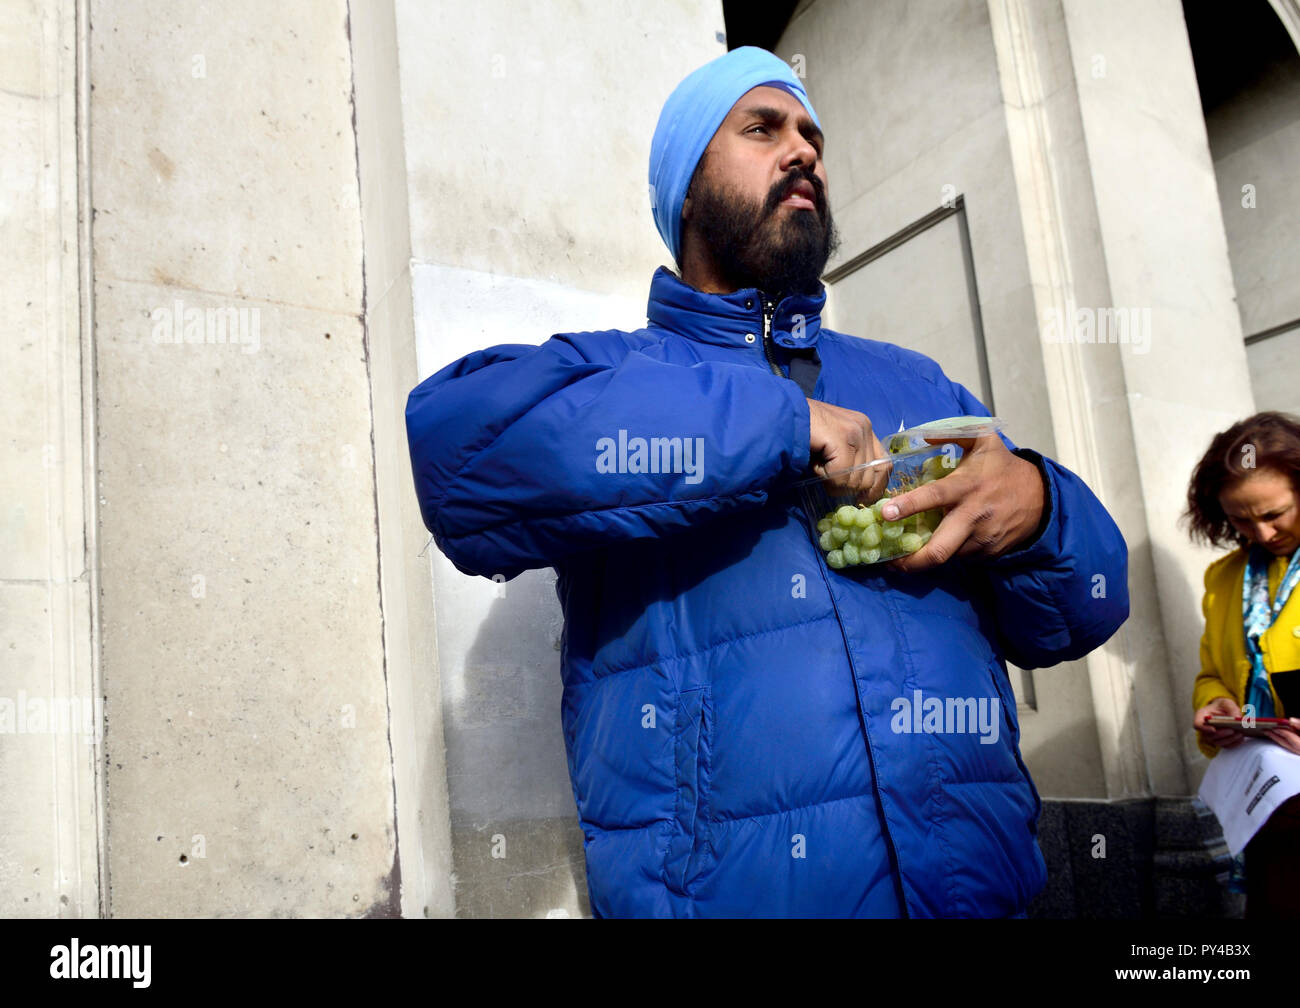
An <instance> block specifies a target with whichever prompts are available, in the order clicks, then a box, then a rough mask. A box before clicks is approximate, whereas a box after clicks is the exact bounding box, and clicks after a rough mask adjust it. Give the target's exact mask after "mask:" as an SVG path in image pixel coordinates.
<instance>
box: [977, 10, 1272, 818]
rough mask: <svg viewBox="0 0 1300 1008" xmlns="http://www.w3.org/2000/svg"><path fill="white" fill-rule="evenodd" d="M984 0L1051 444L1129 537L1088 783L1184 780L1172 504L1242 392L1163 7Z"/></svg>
mask: <svg viewBox="0 0 1300 1008" xmlns="http://www.w3.org/2000/svg"><path fill="white" fill-rule="evenodd" d="M989 9H990V17H991V21H992V24H993V27H994V39H995V43H996V47H997V54H998V63H999V69H1000V72H1001V74H1002V79H1003V92H1004V96H1005V102H1006V116H1007V122H1008V132H1009V135H1010V137H1011V150H1012V157H1013V163H1014V165H1015V170H1016V176H1017V189H1018V197H1019V203H1020V209H1021V215H1022V218H1023V220H1024V228H1025V238H1026V246H1027V249H1028V257H1029V268H1030V272H1031V275H1032V276H1033V278H1034V280H1033V287H1034V297H1035V302H1036V305H1037V309H1038V318H1039V324H1040V328H1041V332H1042V336H1043V357H1044V361H1045V363H1046V364H1047V375H1048V389H1049V395H1050V397H1051V400H1052V419H1053V424H1054V426H1055V428H1056V437H1057V443H1058V446H1059V451H1060V455H1061V458H1062V460H1063V461H1064V462H1065V463H1066V464H1067V465H1069V466H1071V468H1074V469H1075V470H1076V471H1078V472H1079V473H1080V475H1082V476H1083V477H1084V478H1085V479H1087V480H1088V482H1089V483H1090V485H1092V486H1093V487H1095V488H1098V489H1099V492H1100V493H1101V494H1102V495H1103V499H1105V500H1107V501H1108V503H1109V504H1110V506H1111V508H1112V512H1113V513H1115V515H1116V517H1117V520H1118V521H1119V523H1120V526H1121V528H1122V529H1123V530H1124V532H1125V535H1126V538H1127V540H1128V543H1129V548H1130V568H1131V569H1130V594H1131V597H1132V599H1133V616H1132V618H1131V619H1130V621H1129V623H1128V625H1127V626H1126V627H1125V628H1124V629H1123V630H1122V631H1121V632H1120V634H1119V635H1117V638H1116V640H1115V641H1113V642H1112V644H1111V645H1108V646H1107V648H1105V649H1103V650H1102V651H1100V652H1097V653H1096V654H1094V655H1093V656H1090V657H1089V659H1088V664H1089V674H1090V677H1091V679H1092V683H1093V694H1094V704H1095V707H1096V710H1097V721H1098V726H1099V731H1100V733H1101V735H1102V740H1103V761H1104V768H1105V774H1106V781H1107V793H1108V794H1109V796H1111V797H1123V796H1126V795H1138V794H1150V793H1153V792H1154V793H1163V794H1185V793H1187V791H1188V788H1189V786H1191V784H1192V782H1190V781H1189V780H1188V776H1187V773H1186V771H1185V769H1184V767H1185V766H1187V765H1192V764H1194V763H1195V762H1196V759H1195V758H1194V756H1193V751H1194V743H1193V740H1192V738H1191V732H1190V730H1189V728H1188V722H1189V718H1190V707H1188V706H1187V705H1188V702H1189V698H1190V691H1191V683H1192V679H1193V678H1194V677H1195V674H1196V671H1197V667H1198V657H1197V654H1198V645H1199V640H1200V633H1201V627H1200V614H1199V600H1200V583H1201V573H1202V571H1203V570H1204V567H1205V565H1206V563H1207V562H1208V560H1209V559H1210V557H1209V555H1208V554H1207V553H1206V552H1205V551H1203V550H1197V549H1194V548H1193V547H1192V546H1191V545H1190V544H1189V543H1188V542H1187V541H1186V535H1185V533H1184V532H1183V531H1182V530H1181V529H1180V528H1179V527H1178V524H1177V520H1178V516H1179V513H1180V511H1181V509H1182V504H1183V499H1184V495H1185V492H1186V485H1187V480H1188V478H1189V476H1190V474H1191V469H1192V466H1193V465H1194V463H1195V461H1196V460H1197V459H1198V458H1199V456H1200V454H1201V453H1202V452H1203V451H1204V448H1205V446H1206V444H1208V442H1209V438H1210V437H1211V436H1212V434H1213V432H1214V431H1216V430H1219V429H1222V427H1224V426H1226V425H1227V424H1228V423H1230V422H1231V420H1232V419H1234V418H1236V417H1237V416H1240V415H1244V414H1246V413H1249V412H1250V410H1251V399H1250V388H1249V381H1248V377H1247V372H1246V366H1245V363H1246V362H1245V355H1244V352H1243V350H1242V347H1241V335H1240V327H1239V324H1238V322H1237V320H1236V313H1235V309H1234V307H1233V303H1232V283H1231V274H1230V272H1229V268H1228V260H1227V249H1226V244H1225V242H1224V238H1223V225H1222V220H1221V217H1220V215H1219V207H1218V200H1217V197H1216V194H1215V189H1214V175H1213V169H1212V166H1211V164H1210V159H1209V151H1208V146H1207V144H1206V139H1205V129H1204V122H1203V119H1202V118H1201V114H1200V104H1199V97H1198V92H1197V89H1196V81H1195V76H1194V74H1193V72H1192V65H1191V56H1190V51H1189V49H1188V46H1187V43H1186V32H1185V29H1184V26H1183V22H1182V13H1181V8H1180V7H1179V6H1178V4H1177V3H1176V2H1173V0H1169V2H1167V3H1166V2H1161V3H1153V4H1144V5H1142V6H1140V7H1139V8H1133V7H1131V6H1125V5H1119V4H1110V3H1098V4H1083V5H1075V4H1071V3H1069V2H1066V3H1064V4H1062V5H1061V6H1060V7H1058V6H1057V5H1055V4H1030V3H1025V2H1022V0H991V2H990V8H989ZM1171 39H1172V40H1174V43H1177V44H1174V43H1171V41H1170V40H1171ZM1120 310H1122V311H1124V312H1125V313H1126V314H1125V317H1126V318H1127V319H1129V320H1133V319H1136V327H1130V330H1129V332H1128V334H1127V336H1125V335H1124V334H1123V333H1120V332H1115V331H1112V332H1110V333H1108V334H1107V338H1108V340H1109V342H1107V343H1105V344H1103V343H1102V342H1096V343H1089V342H1087V341H1086V336H1087V332H1088V326H1089V325H1091V326H1092V331H1093V333H1094V334H1095V333H1097V332H1099V331H1101V330H1100V329H1099V328H1098V327H1100V326H1103V325H1107V324H1108V325H1110V326H1111V327H1112V329H1113V327H1114V325H1115V321H1114V320H1115V319H1116V317H1117V312H1118V311H1120ZM1148 319H1149V322H1148V321H1147V320H1148ZM1081 333H1082V334H1083V340H1084V341H1082V342H1081V341H1080V334H1081ZM1210 360H1212V361H1213V362H1214V366H1213V367H1207V366H1206V362H1207V361H1210Z"/></svg>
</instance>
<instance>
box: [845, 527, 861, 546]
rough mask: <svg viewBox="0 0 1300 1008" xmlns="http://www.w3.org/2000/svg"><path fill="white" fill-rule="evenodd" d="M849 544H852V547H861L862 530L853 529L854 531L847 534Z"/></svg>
mask: <svg viewBox="0 0 1300 1008" xmlns="http://www.w3.org/2000/svg"><path fill="white" fill-rule="evenodd" d="M849 542H851V543H853V545H854V546H861V545H862V529H860V528H855V529H853V530H852V531H851V532H850V533H849ZM845 545H847V543H846V544H845Z"/></svg>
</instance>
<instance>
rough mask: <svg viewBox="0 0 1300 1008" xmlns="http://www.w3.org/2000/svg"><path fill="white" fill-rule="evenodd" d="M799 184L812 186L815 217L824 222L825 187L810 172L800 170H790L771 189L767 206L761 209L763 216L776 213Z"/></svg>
mask: <svg viewBox="0 0 1300 1008" xmlns="http://www.w3.org/2000/svg"><path fill="white" fill-rule="evenodd" d="M800 182H807V183H808V184H809V185H810V186H812V190H813V204H814V205H815V206H816V207H817V216H818V217H819V218H820V219H821V221H822V223H825V222H826V187H825V186H824V185H822V180H821V179H819V178H818V177H817V176H816V175H814V174H813V173H812V172H811V171H807V170H805V169H802V168H792V169H790V172H789V174H787V175H786V177H785V178H783V179H782V180H781V181H780V182H778V183H777V184H776V185H774V186H773V187H772V191H771V192H770V193H768V194H767V205H766V206H764V208H763V216H764V217H767V216H769V215H770V214H774V213H776V208H777V207H778V206H780V205H781V201H782V200H783V199H785V198H786V197H787V196H789V195H790V194H791V193H792V192H794V187H795V186H797V185H798V184H799V183H800Z"/></svg>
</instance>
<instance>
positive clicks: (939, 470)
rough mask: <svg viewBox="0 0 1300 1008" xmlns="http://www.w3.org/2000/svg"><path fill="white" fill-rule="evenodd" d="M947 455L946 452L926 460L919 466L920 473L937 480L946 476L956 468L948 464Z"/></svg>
mask: <svg viewBox="0 0 1300 1008" xmlns="http://www.w3.org/2000/svg"><path fill="white" fill-rule="evenodd" d="M948 459H949V455H948V454H947V453H946V452H943V453H940V454H938V455H935V456H932V457H931V458H928V459H926V460H925V462H923V463H922V464H921V472H922V473H924V474H925V475H927V476H933V477H934V478H935V479H939V478H941V477H943V476H947V475H948V474H949V473H950V472H952V471H953V469H954V468H956V466H955V465H949V464H948Z"/></svg>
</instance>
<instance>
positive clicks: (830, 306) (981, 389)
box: [826, 197, 994, 419]
mask: <svg viewBox="0 0 1300 1008" xmlns="http://www.w3.org/2000/svg"><path fill="white" fill-rule="evenodd" d="M826 286H827V288H828V296H827V321H828V322H829V323H830V326H831V328H832V329H836V330H838V331H840V332H844V333H848V334H850V335H852V336H861V337H863V338H865V339H875V340H881V341H883V342H886V343H893V344H896V345H898V346H901V347H906V348H907V349H909V350H915V351H917V352H919V353H923V354H925V355H926V356H927V357H932V358H933V359H934V360H936V361H938V362H939V365H940V366H941V367H942V368H943V370H944V373H945V374H946V375H948V377H949V378H952V379H953V380H954V381H958V382H961V383H962V384H963V385H965V386H966V387H967V388H968V389H970V391H971V392H973V393H974V394H975V395H976V396H977V397H979V400H980V401H981V402H982V403H984V405H986V406H987V407H988V408H989V411H990V412H994V406H993V388H992V381H991V380H990V377H989V368H988V356H987V353H986V352H985V348H984V330H983V325H982V323H981V321H980V311H979V300H978V295H977V292H976V288H975V269H974V264H973V262H972V260H971V251H970V235H969V232H968V230H967V228H966V211H965V203H964V201H963V199H962V198H961V197H957V199H956V200H955V201H954V203H953V205H952V206H949V207H940V208H939V209H937V210H935V211H934V212H932V213H930V214H927V215H926V216H925V217H922V218H921V219H920V220H917V221H914V222H913V223H912V224H909V225H908V226H907V227H905V228H903V229H902V230H901V231H898V232H897V233H895V234H893V235H891V236H890V237H888V238H886V239H885V240H884V241H882V242H880V243H878V244H877V245H874V246H872V247H871V248H869V249H867V251H865V252H863V253H862V254H861V255H858V256H855V257H854V258H852V259H851V260H849V261H848V262H846V263H845V264H844V265H842V266H839V267H837V268H836V269H834V270H832V271H831V272H830V273H828V274H827V275H826ZM931 419H936V418H931Z"/></svg>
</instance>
